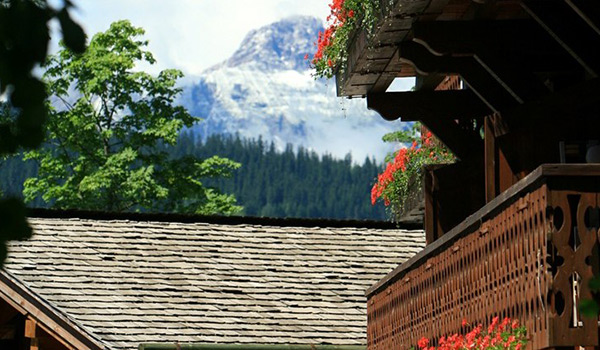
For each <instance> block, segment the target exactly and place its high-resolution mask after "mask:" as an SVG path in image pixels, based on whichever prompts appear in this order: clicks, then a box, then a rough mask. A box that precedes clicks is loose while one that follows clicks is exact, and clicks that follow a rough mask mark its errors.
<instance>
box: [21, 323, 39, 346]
mask: <svg viewBox="0 0 600 350" xmlns="http://www.w3.org/2000/svg"><path fill="white" fill-rule="evenodd" d="M38 333H39V330H38V327H37V322H36V321H35V320H34V319H32V318H27V319H26V320H25V338H29V344H30V345H29V350H39V349H40V347H39V337H38V335H39V334H38Z"/></svg>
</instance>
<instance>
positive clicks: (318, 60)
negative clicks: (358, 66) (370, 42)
mask: <svg viewBox="0 0 600 350" xmlns="http://www.w3.org/2000/svg"><path fill="white" fill-rule="evenodd" d="M379 7H380V1H379V0H332V3H331V4H330V5H329V8H330V9H331V13H330V14H329V16H328V17H327V25H326V28H325V30H324V31H321V32H319V37H318V39H317V42H316V43H315V45H316V47H317V51H316V52H315V54H314V55H313V57H312V59H311V65H312V68H313V69H314V70H315V73H314V76H315V77H318V78H323V77H325V78H332V77H333V76H334V75H335V74H336V72H337V71H338V70H340V69H341V70H343V69H344V67H345V65H346V62H347V59H348V45H349V43H350V41H351V39H352V38H353V37H354V35H355V33H356V31H357V30H360V29H364V30H366V31H367V34H371V33H372V32H373V30H374V27H375V23H376V22H377V19H378V14H379V12H380V11H379V10H380V9H379ZM305 58H306V59H309V56H308V55H306V56H305Z"/></svg>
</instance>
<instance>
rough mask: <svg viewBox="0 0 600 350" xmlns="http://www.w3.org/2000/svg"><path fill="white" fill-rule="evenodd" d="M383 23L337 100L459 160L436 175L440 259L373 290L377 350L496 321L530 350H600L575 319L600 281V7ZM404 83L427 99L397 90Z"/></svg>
mask: <svg viewBox="0 0 600 350" xmlns="http://www.w3.org/2000/svg"><path fill="white" fill-rule="evenodd" d="M381 9H382V14H381V18H380V20H379V22H378V26H377V27H376V28H375V34H374V37H373V38H371V39H368V38H367V35H366V34H364V33H362V32H359V33H357V34H356V36H355V38H354V41H353V42H352V44H351V46H350V48H349V52H350V57H349V65H348V67H347V69H346V70H344V72H343V73H340V74H338V75H337V77H336V78H337V84H338V94H339V95H341V96H348V97H357V96H359V97H366V99H367V105H368V107H369V108H370V109H373V110H376V111H378V112H379V113H380V114H381V116H382V117H383V118H385V119H389V120H394V119H398V118H400V119H402V120H405V121H414V120H420V121H421V122H422V123H423V124H424V125H425V126H426V127H427V128H428V129H429V130H431V131H432V132H433V133H434V134H435V135H436V136H437V137H438V138H439V139H440V140H441V141H442V142H443V143H444V144H445V145H446V146H448V147H449V148H450V149H451V150H452V151H453V152H454V153H455V154H456V156H457V157H458V158H459V161H458V162H457V163H456V164H452V165H449V166H437V167H431V168H428V169H426V175H425V182H424V183H425V228H426V231H427V232H426V234H427V241H428V244H429V246H428V247H427V248H426V249H425V251H424V252H422V253H421V254H419V255H417V256H416V257H414V258H413V259H411V260H409V262H407V263H405V264H403V265H401V266H399V267H398V268H397V269H396V270H395V271H394V272H392V273H390V275H388V276H387V277H386V278H385V279H384V280H382V281H380V282H379V283H378V284H376V285H375V286H374V287H373V288H371V289H370V290H369V291H368V293H367V294H368V313H369V322H368V337H369V339H368V343H369V349H370V350H374V349H408V348H409V347H410V346H413V345H416V340H417V339H418V338H420V337H421V336H426V337H430V338H431V337H439V336H441V335H444V334H448V333H454V332H457V331H459V330H460V322H461V320H462V319H463V318H467V319H469V320H470V321H472V322H482V323H486V322H487V321H489V318H491V317H492V316H494V315H499V316H510V317H515V318H519V319H521V320H522V321H523V322H524V323H525V324H526V325H527V328H528V331H529V332H530V335H531V342H530V345H529V346H530V347H531V348H532V349H546V348H557V347H567V348H574V347H576V346H586V347H589V346H592V347H598V346H599V340H598V323H597V321H598V320H597V319H585V318H582V317H581V316H580V315H579V314H578V311H577V305H578V304H579V301H580V300H581V299H586V298H587V299H589V298H591V294H590V291H589V290H588V289H587V281H589V279H590V278H591V277H592V276H593V275H598V274H599V273H600V268H599V265H600V258H599V255H598V239H599V232H598V226H599V225H598V223H597V221H598V207H599V205H598V195H599V194H600V172H598V170H599V168H598V166H597V165H592V164H584V163H586V160H587V161H590V160H592V161H593V160H594V159H593V158H595V157H596V155H595V153H597V151H595V149H594V146H596V145H597V144H599V143H600V79H599V78H598V75H599V74H600V29H599V28H600V2H598V1H590V0H542V1H540V0H531V1H516V0H473V1H472V0H431V1H429V0H427V1H425V0H423V1H421V0H413V1H408V0H396V1H393V2H392V3H391V4H390V2H389V1H381ZM406 76H415V77H416V78H417V89H416V91H411V92H387V91H386V90H387V88H388V87H389V85H390V83H391V82H392V80H393V79H394V78H396V77H406ZM596 149H598V148H596ZM586 157H587V159H586ZM595 161H598V160H595ZM569 163H572V164H569ZM550 164H555V165H550ZM574 164H577V165H574Z"/></svg>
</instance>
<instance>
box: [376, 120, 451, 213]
mask: <svg viewBox="0 0 600 350" xmlns="http://www.w3.org/2000/svg"><path fill="white" fill-rule="evenodd" d="M417 128H418V124H417V127H416V128H415V129H417ZM415 134H417V132H415V131H413V134H412V135H410V136H405V137H411V138H413V139H414V141H413V143H412V145H411V147H408V148H402V149H400V150H398V151H396V152H395V153H393V154H392V156H391V157H389V158H388V163H387V165H386V167H385V170H384V171H383V173H381V174H379V176H378V177H377V182H376V183H375V184H374V185H373V187H372V188H371V203H372V204H373V205H375V203H377V201H382V202H383V204H384V205H385V206H386V207H387V208H388V212H389V215H390V217H391V219H392V221H395V222H400V221H405V218H406V217H408V216H410V212H411V210H414V209H415V207H416V206H418V205H423V204H422V203H423V198H424V196H423V178H424V171H423V167H424V166H426V165H429V164H449V163H452V162H454V161H455V158H454V155H452V153H450V151H449V150H448V149H447V148H446V147H445V146H444V145H443V144H441V143H440V142H439V141H437V140H436V139H434V136H433V135H432V134H431V132H429V131H427V130H423V132H421V135H420V136H415Z"/></svg>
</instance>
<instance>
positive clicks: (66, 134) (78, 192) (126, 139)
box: [24, 21, 240, 214]
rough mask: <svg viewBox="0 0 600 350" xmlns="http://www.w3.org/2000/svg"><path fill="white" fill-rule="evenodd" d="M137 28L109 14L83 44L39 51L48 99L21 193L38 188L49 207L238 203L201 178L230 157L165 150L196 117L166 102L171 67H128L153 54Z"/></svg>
mask: <svg viewBox="0 0 600 350" xmlns="http://www.w3.org/2000/svg"><path fill="white" fill-rule="evenodd" d="M143 34H144V30H143V29H141V28H137V27H134V26H132V25H131V24H130V23H129V22H128V21H118V22H115V23H113V24H112V25H111V26H110V29H108V31H106V32H104V33H98V34H96V35H95V36H94V37H93V38H92V40H91V41H90V44H89V47H88V49H87V51H86V52H85V53H83V54H75V53H73V52H71V51H69V50H61V51H60V52H59V53H58V54H57V55H55V56H52V57H50V58H49V59H48V62H47V63H46V66H45V69H46V72H45V75H44V80H45V81H46V84H47V86H48V91H49V94H50V97H51V101H53V102H54V103H53V106H50V108H49V109H50V113H49V118H48V133H49V135H48V145H47V146H46V147H44V148H42V149H39V150H34V151H30V152H29V153H27V154H26V158H27V159H35V160H37V161H38V162H39V172H38V177H36V178H30V179H28V180H27V181H26V182H25V184H24V186H25V189H24V194H25V198H26V200H28V201H32V200H34V199H35V198H36V197H37V196H39V195H41V196H42V198H43V199H44V200H45V201H46V202H49V203H51V204H52V205H53V206H54V207H58V208H80V209H90V210H110V211H130V210H153V211H156V210H158V211H174V212H187V213H200V214H231V213H235V212H237V211H238V210H240V207H238V206H236V205H235V198H234V197H233V196H232V195H226V194H222V193H220V192H219V191H218V190H216V189H214V188H210V187H206V186H204V185H203V183H202V181H201V179H203V178H211V177H222V176H230V175H231V172H232V171H233V170H234V169H236V168H238V167H239V164H238V163H236V162H233V161H231V160H228V159H224V158H219V157H216V156H215V157H211V158H208V159H206V160H200V159H196V158H194V157H182V158H174V157H170V156H169V153H168V147H169V146H173V145H175V143H176V142H177V138H178V135H179V132H180V130H181V129H182V128H183V127H184V126H186V127H189V126H191V125H192V124H193V123H194V122H196V121H198V118H195V117H192V116H191V115H190V114H189V113H188V112H187V110H186V109H185V108H183V107H181V106H176V105H175V104H174V102H175V99H176V97H177V96H178V94H179V93H180V92H181V90H180V89H179V88H177V87H176V86H175V85H176V82H177V79H178V78H180V77H182V73H181V72H180V71H178V70H172V69H169V70H164V71H162V72H160V73H159V74H158V75H157V76H152V75H150V74H148V73H145V72H142V71H139V70H136V67H137V65H138V64H140V63H142V62H145V63H148V64H153V63H155V60H154V57H153V56H152V54H151V53H150V52H149V51H147V50H145V48H146V46H147V44H148V42H147V41H144V40H142V39H140V37H141V36H142V35H143ZM73 96H75V97H76V98H73Z"/></svg>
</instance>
